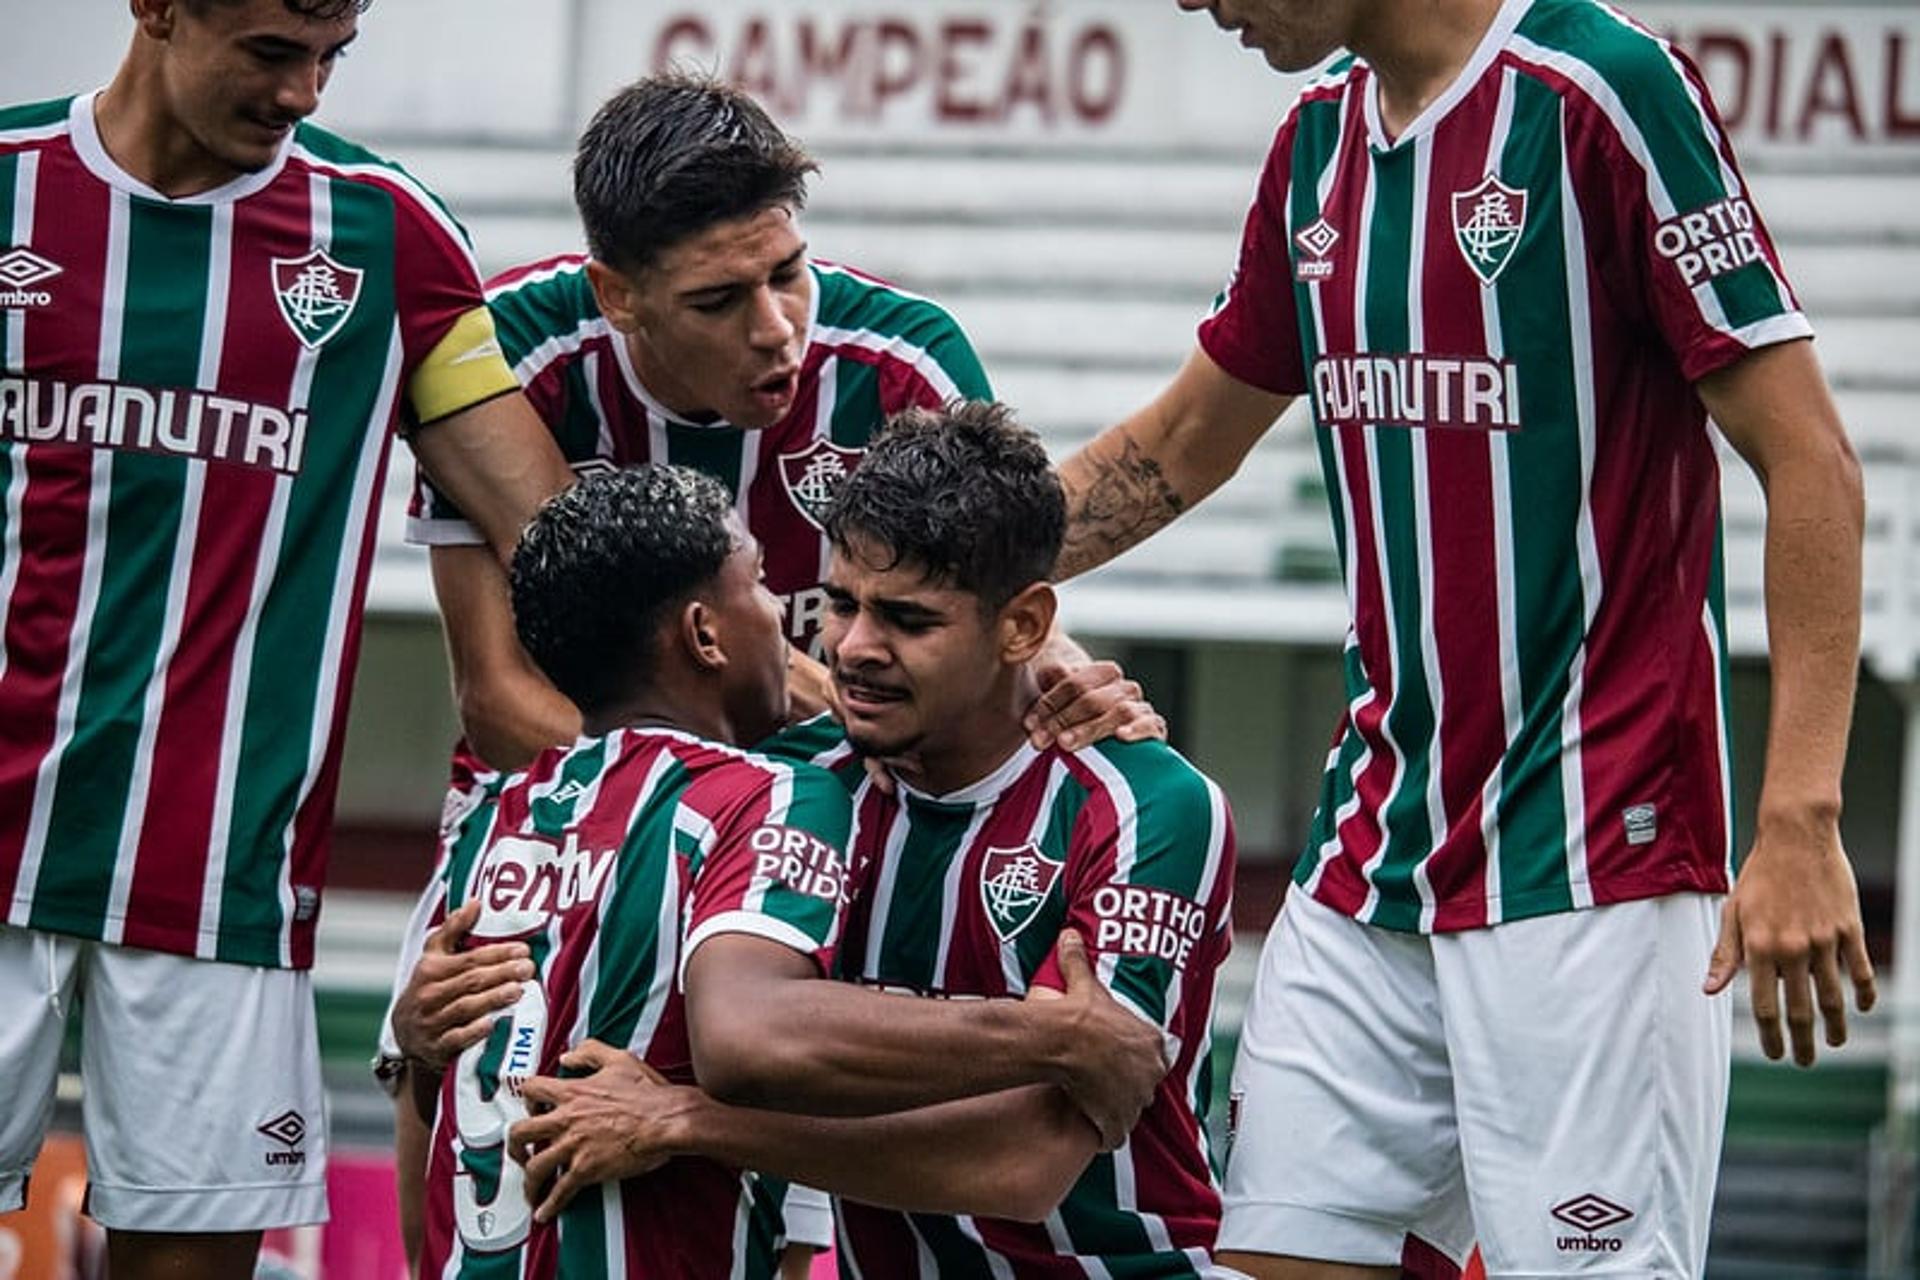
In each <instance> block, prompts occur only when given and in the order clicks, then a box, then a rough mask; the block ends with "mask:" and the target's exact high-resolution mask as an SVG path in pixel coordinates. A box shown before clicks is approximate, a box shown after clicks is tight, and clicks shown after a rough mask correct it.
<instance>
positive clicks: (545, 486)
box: [408, 391, 573, 563]
mask: <svg viewBox="0 0 1920 1280" xmlns="http://www.w3.org/2000/svg"><path fill="white" fill-rule="evenodd" d="M408 442H409V443H410V444H411V445H412V446H413V452H414V456H415V457H417V458H419V460H420V465H421V466H423V467H425V468H426V471H427V474H428V475H429V476H431V477H432V478H433V482H434V484H436V485H438V486H439V488H440V490H441V492H443V493H445V494H446V495H447V497H448V498H449V499H450V500H451V501H452V502H453V504H454V505H455V506H456V507H457V508H458V509H459V510H460V511H461V512H462V513H464V514H465V515H466V517H467V519H469V520H471V521H472V522H473V524H474V526H475V527H476V528H478V529H479V530H480V532H481V533H483V534H485V535H486V539H487V541H488V543H490V544H491V545H492V546H493V548H494V550H495V551H496V552H498V553H499V555H500V558H501V561H502V563H504V562H505V561H506V559H507V558H508V557H509V556H511V555H512V554H513V544H514V542H515V541H516V540H517V539H518V538H519V537H520V530H521V529H522V528H523V527H524V526H525V525H526V522H527V520H528V518H529V517H531V516H532V515H533V513H534V511H535V509H536V508H538V507H539V505H540V504H541V503H542V502H544V501H546V500H547V499H548V498H550V497H552V496H553V495H554V494H556V493H558V492H560V491H561V490H562V489H564V488H566V487H567V486H568V485H569V484H571V483H572V482H573V472H572V471H570V470H569V469H568V467H567V463H566V459H565V458H563V457H561V456H560V450H559V449H558V448H557V447H556V446H555V445H554V443H553V437H552V435H550V434H549V433H548V431H547V429H546V427H545V426H543V425H541V422H540V419H539V417H538V416H537V415H536V414H535V413H534V411H533V406H532V405H530V404H528V403H527V398H526V397H525V396H524V395H522V394H520V393H519V392H518V391H509V392H506V393H504V394H502V395H497V396H494V397H493V398H492V399H490V400H484V401H482V402H481V403H479V404H476V405H473V406H472V407H470V408H466V409H462V410H460V411H459V412H458V413H451V414H448V415H447V416H446V417H444V418H437V419H435V420H433V421H432V422H429V423H427V424H425V425H424V426H421V427H419V428H416V429H415V430H414V432H413V434H412V435H411V436H410V437H409V438H408Z"/></svg>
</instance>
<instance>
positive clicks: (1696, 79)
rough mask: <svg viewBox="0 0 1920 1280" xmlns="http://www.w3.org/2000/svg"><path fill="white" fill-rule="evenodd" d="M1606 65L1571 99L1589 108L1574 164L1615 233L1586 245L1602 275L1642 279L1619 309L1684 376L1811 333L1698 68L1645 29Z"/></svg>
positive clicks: (1584, 195) (1616, 281)
mask: <svg viewBox="0 0 1920 1280" xmlns="http://www.w3.org/2000/svg"><path fill="white" fill-rule="evenodd" d="M1602 74H1603V75H1604V80H1603V81H1602V82H1601V83H1600V84H1595V85H1589V86H1585V88H1586V90H1587V92H1586V93H1584V94H1577V95H1575V96H1574V97H1573V98H1572V99H1571V100H1570V105H1569V110H1570V112H1573V113H1576V114H1577V113H1582V112H1586V113H1591V114H1592V115H1593V116H1594V119H1593V120H1592V121H1591V127H1590V128H1576V127H1574V126H1577V125H1580V124H1582V123H1583V122H1580V121H1578V120H1574V121H1570V128H1569V132H1570V134H1571V135H1572V136H1573V137H1575V138H1576V139H1580V140H1581V141H1578V142H1576V143H1575V145H1574V146H1573V147H1572V148H1571V149H1570V153H1569V168H1570V171H1571V172H1572V173H1573V175H1574V181H1575V182H1576V183H1577V184H1578V185H1579V189H1580V203H1581V207H1582V209H1583V211H1587V210H1593V211H1595V212H1596V214H1597V215H1598V216H1596V217H1594V218H1592V219H1591V221H1593V222H1595V223H1597V224H1598V226H1599V227H1600V228H1602V229H1603V230H1605V231H1608V232H1610V233H1611V237H1612V243H1607V244H1601V245H1597V246H1594V247H1593V255H1594V257H1595V259H1596V261H1597V262H1598V263H1599V264H1600V270H1599V273H1598V274H1599V276H1600V278H1601V279H1602V280H1603V281H1606V282H1609V283H1611V284H1612V285H1613V287H1614V288H1615V289H1618V288H1619V287H1620V285H1621V284H1622V283H1623V282H1638V283H1637V286H1634V287H1632V288H1631V292H1630V296H1629V297H1628V298H1627V299H1626V300H1625V302H1626V305H1627V306H1628V307H1629V308H1632V307H1634V306H1635V304H1636V302H1637V305H1638V306H1639V307H1640V308H1643V309H1645V310H1646V311H1648V312H1650V313H1651V315H1650V318H1651V320H1652V322H1653V326H1654V327H1655V328H1656V329H1657V330H1658V332H1659V335H1660V338H1661V340H1662V341H1663V342H1664V343H1665V345H1666V346H1667V348H1668V349H1669V350H1670V351H1671V352H1672V353H1673V355H1674V358H1675V359H1676V360H1677V361H1678V363H1679V365H1680V368H1681V371H1682V372H1683V373H1684V374H1685V375H1686V376H1687V378H1688V379H1690V380H1697V379H1699V378H1701V377H1702V376H1704V375H1706V374H1708V373H1712V372H1713V371H1714V370H1716V369H1719V368H1722V367H1724V366H1726V365H1728V364H1731V363H1732V362H1733V361H1735V360H1737V359H1739V358H1740V357H1741V356H1743V355H1745V354H1746V353H1747V352H1749V351H1752V350H1754V349H1756V348H1759V347H1763V346H1767V345H1770V344H1772V343H1776V342H1784V341H1787V340H1789V339H1793V338H1804V337H1808V336H1811V334H1812V332H1813V328H1812V326H1811V325H1810V324H1809V323H1808V322H1807V319H1806V317H1805V315H1803V314H1802V313H1801V310H1800V304H1799V301H1798V300H1797V299H1796V298H1795V297H1794V293H1793V290H1792V288H1791V287H1790V286H1789V285H1788V283H1787V278H1786V272H1785V271H1784V269H1783V268H1782V266H1781V263H1780V255H1779V252H1778V250H1777V249H1776V248H1775V246H1774V243H1773V237H1772V236H1771V235H1769V234H1768V232H1767V228H1766V225H1765V224H1764V223H1763V222H1762V220H1761V218H1760V213H1759V209H1758V207H1757V205H1756V204H1755V202H1754V199H1753V195H1752V192H1751V191H1750V190H1749V189H1748V187H1747V185H1746V180H1745V178H1744V176H1743V175H1742V174H1741V172H1740V169H1739V166H1738V164H1737V162H1736V161H1735V159H1734V155H1733V149H1732V146H1731V145H1730V144H1729V142H1728V140H1727V136H1726V130H1725V128H1724V127H1723V125H1722V124H1721V122H1720V117H1719V114H1718V112H1717V111H1716V110H1715V108H1714V105H1713V100H1712V97H1711V95H1710V93H1709V91H1708V89H1707V85H1706V83H1705V81H1704V80H1703V79H1702V78H1701V76H1700V74H1699V72H1698V70H1697V69H1696V68H1695V67H1694V66H1693V64H1692V63H1691V62H1689V61H1688V60H1687V58H1686V56H1685V55H1684V54H1682V53H1680V52H1679V51H1678V50H1676V49H1673V48H1672V47H1670V46H1668V45H1666V44H1665V43H1664V42H1662V41H1659V40H1657V39H1655V38H1653V37H1652V36H1648V37H1647V38H1645V39H1644V40H1640V41H1635V42H1632V43H1631V44H1628V45H1625V46H1624V47H1623V51H1622V52H1620V53H1617V54H1616V55H1615V56H1614V58H1613V60H1612V61H1611V62H1610V63H1609V64H1608V65H1606V66H1605V68H1604V69H1603V73H1602ZM1628 175H1630V177H1629V176H1628ZM1616 296H1617V295H1616Z"/></svg>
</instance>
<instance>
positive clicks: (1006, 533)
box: [826, 400, 1067, 611]
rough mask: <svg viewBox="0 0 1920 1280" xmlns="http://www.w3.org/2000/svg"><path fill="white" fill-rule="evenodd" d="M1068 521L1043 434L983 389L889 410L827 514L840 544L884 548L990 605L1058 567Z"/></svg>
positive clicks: (894, 560)
mask: <svg viewBox="0 0 1920 1280" xmlns="http://www.w3.org/2000/svg"><path fill="white" fill-rule="evenodd" d="M1066 525H1067V504H1066V497H1065V495H1064V494H1063V493H1062V491H1061V488H1060V479H1059V477H1058V476H1056V475H1055V474H1054V471H1053V464H1052V463H1051V462H1049V461H1048V460H1047V452H1046V450H1045V449H1043V448H1042V447H1041V445H1040V440H1039V437H1037V436H1035V435H1034V434H1033V432H1031V431H1029V430H1027V429H1026V428H1025V427H1023V426H1021V425H1020V424H1019V423H1018V422H1016V421H1015V420H1014V417H1013V411H1012V410H1011V409H1009V408H1007V407H1006V406H1005V405H1003V404H991V403H988V402H986V401H982V400H956V401H954V402H952V403H951V404H949V405H947V406H946V407H945V408H943V409H939V410H929V409H907V410H905V411H903V412H901V413H897V414H895V415H893V417H891V418H889V419H888V420H887V423H886V425H885V426H884V427H883V428H882V429H881V431H880V434H879V435H878V436H876V437H875V438H874V441H873V443H872V444H871V445H870V446H869V447H868V449H867V455H866V457H865V458H863V459H861V462H860V466H859V469H857V470H856V471H855V472H854V473H853V475H852V476H850V477H849V478H848V479H847V481H846V483H845V485H843V486H842V487H841V490H840V493H839V495H838V496H837V497H836V498H835V500H834V503H833V506H832V508H831V509H830V510H829V512H828V514H827V518H826V527H827V536H828V537H830V538H832V539H833V544H834V546H836V547H838V548H839V549H840V550H841V551H842V552H851V551H852V550H853V548H852V546H851V545H850V544H851V543H852V542H853V541H856V540H857V541H858V542H860V543H861V550H862V551H863V552H870V551H871V550H872V549H874V548H876V547H877V548H881V549H884V550H885V551H886V553H887V555H888V556H889V557H890V558H889V560H888V562H887V564H886V565H885V566H884V567H887V568H892V567H893V566H895V565H898V564H902V563H906V564H914V565H919V566H920V567H921V568H923V569H924V570H925V571H926V573H927V574H928V576H929V577H931V578H934V579H936V580H939V581H943V582H946V583H949V584H951V585H952V586H954V587H957V588H959V589H960V590H962V591H966V592H970V593H972V594H973V595H977V596H979V597H980V601H981V604H982V605H983V606H984V607H985V608H987V609H988V610H990V611H992V610H998V609H999V608H1000V606H1002V605H1004V604H1005V603H1006V602H1007V601H1008V600H1011V599H1012V598H1013V597H1014V596H1015V595H1016V594H1018V593H1019V592H1021V591H1023V590H1025V589H1026V588H1027V587H1029V586H1031V585H1032V584H1033V583H1035V582H1040V581H1043V580H1045V579H1046V578H1048V577H1049V576H1050V575H1051V573H1052V570H1053V562H1054V559H1055V557H1057V556H1058V555H1059V554H1060V542H1061V539H1062V537H1063V536H1064V535H1065V533H1066Z"/></svg>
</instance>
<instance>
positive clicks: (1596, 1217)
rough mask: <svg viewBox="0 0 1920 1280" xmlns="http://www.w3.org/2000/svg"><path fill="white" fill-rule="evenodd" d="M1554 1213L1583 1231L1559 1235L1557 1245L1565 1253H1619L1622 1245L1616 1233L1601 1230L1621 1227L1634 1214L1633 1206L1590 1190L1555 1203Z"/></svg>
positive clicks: (1555, 1243)
mask: <svg viewBox="0 0 1920 1280" xmlns="http://www.w3.org/2000/svg"><path fill="white" fill-rule="evenodd" d="M1551 1212H1552V1214H1553V1216H1554V1217H1556V1218H1558V1219H1559V1220H1560V1221H1562V1222H1564V1223H1566V1224H1567V1225H1568V1226H1570V1227H1572V1228H1574V1229H1575V1230H1576V1231H1577V1232H1578V1233H1579V1234H1577V1235H1567V1236H1559V1237H1557V1238H1556V1239H1555V1240H1554V1242H1553V1243H1554V1247H1555V1248H1557V1249H1558V1250H1560V1252H1562V1253H1618V1252H1620V1250H1621V1248H1622V1244H1621V1241H1620V1239H1619V1238H1618V1237H1616V1236H1602V1235H1598V1234H1596V1233H1597V1232H1601V1231H1605V1230H1607V1229H1608V1228H1610V1227H1617V1226H1619V1225H1620V1224H1621V1223H1623V1222H1625V1221H1627V1219H1629V1218H1631V1217H1633V1210H1631V1209H1629V1208H1627V1207H1626V1206H1625V1205H1619V1204H1615V1203H1614V1202H1613V1201H1611V1200H1608V1199H1606V1198H1605V1197H1603V1196H1597V1195H1594V1194H1593V1193H1592V1192H1588V1193H1587V1194H1586V1195H1583V1196H1575V1197H1574V1198H1573V1199H1571V1200H1564V1201H1562V1202H1561V1203H1559V1204H1557V1205H1555V1206H1553V1209H1552V1210H1551Z"/></svg>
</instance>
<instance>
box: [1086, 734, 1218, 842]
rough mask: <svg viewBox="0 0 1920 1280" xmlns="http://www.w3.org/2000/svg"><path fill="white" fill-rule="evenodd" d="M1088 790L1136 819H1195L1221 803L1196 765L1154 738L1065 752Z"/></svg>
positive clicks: (1110, 741) (1212, 784)
mask: <svg viewBox="0 0 1920 1280" xmlns="http://www.w3.org/2000/svg"><path fill="white" fill-rule="evenodd" d="M1065 755H1066V759H1067V760H1068V761H1069V762H1070V765H1071V767H1072V768H1073V770H1074V772H1075V774H1076V776H1077V777H1079V778H1080V780H1081V783H1082V785H1083V786H1085V787H1087V789H1088V790H1089V791H1095V792H1099V793H1101V794H1103V795H1105V796H1107V797H1108V798H1109V799H1110V800H1111V801H1112V802H1113V803H1114V805H1115V807H1116V808H1121V809H1130V810H1132V811H1134V812H1136V813H1138V814H1139V815H1140V816H1141V818H1142V820H1145V819H1146V818H1148V817H1149V816H1152V817H1153V818H1154V819H1155V820H1156V821H1157V820H1158V819H1159V818H1160V817H1165V818H1167V819H1168V820H1170V821H1175V822H1190V821H1198V820H1200V819H1201V818H1204V817H1207V816H1208V815H1210V814H1211V813H1212V812H1213V811H1214V809H1215V808H1216V807H1217V806H1218V805H1220V804H1222V803H1224V801H1223V800H1222V793H1221V791H1220V788H1219V786H1218V785H1217V784H1216V783H1215V782H1214V781H1213V779H1211V778H1209V777H1208V776H1207V775H1206V774H1204V773H1202V772H1201V771H1200V768H1199V766H1197V765H1195V764H1194V763H1193V762H1192V761H1191V760H1189V759H1187V758H1186V757H1185V756H1183V755H1181V754H1180V753H1179V752H1178V751H1176V750H1175V749H1174V748H1173V747H1171V746H1169V745H1167V744H1166V743H1164V742H1161V741H1159V740H1157V739H1149V740H1147V741H1144V742H1121V741H1119V740H1118V739H1113V738H1109V739H1107V740H1106V741H1104V742H1096V743H1093V744H1092V745H1090V746H1085V747H1080V748H1078V749H1076V750H1074V751H1071V752H1067V753H1065Z"/></svg>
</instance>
